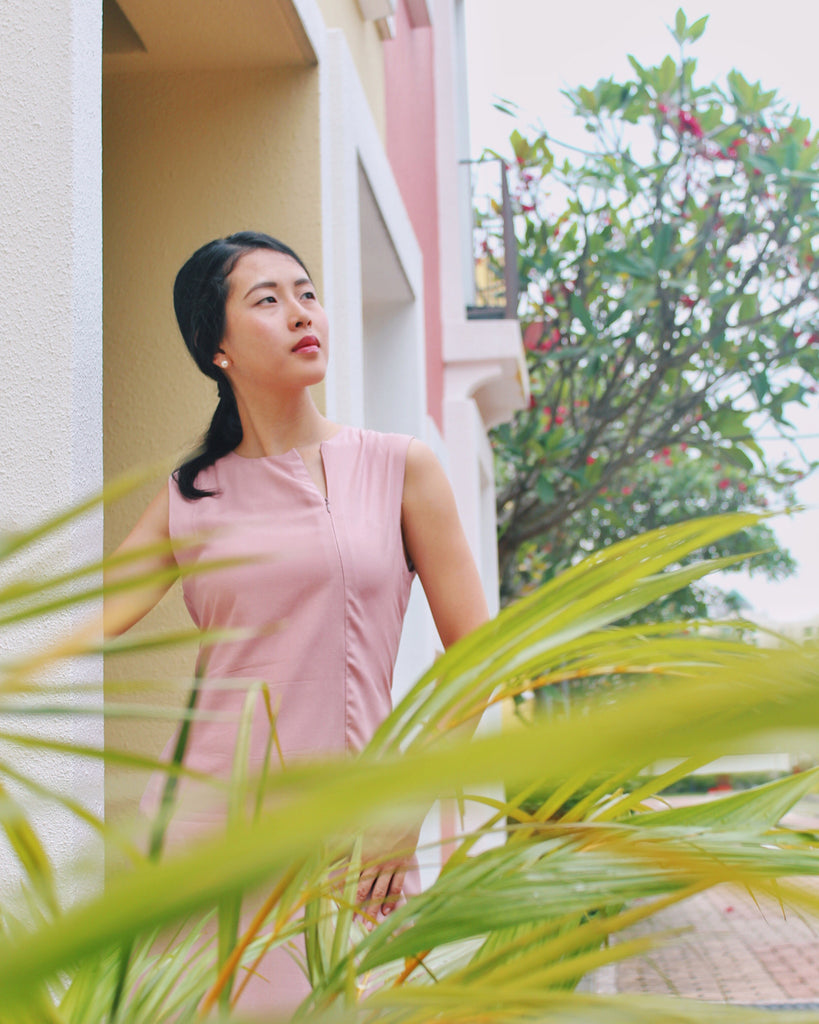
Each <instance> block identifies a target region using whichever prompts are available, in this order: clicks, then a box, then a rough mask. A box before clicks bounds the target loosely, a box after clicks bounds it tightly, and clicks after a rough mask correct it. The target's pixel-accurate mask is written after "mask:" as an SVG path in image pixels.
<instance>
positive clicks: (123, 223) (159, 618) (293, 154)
mask: <svg viewBox="0 0 819 1024" xmlns="http://www.w3.org/2000/svg"><path fill="white" fill-rule="evenodd" d="M320 209H321V199H320V170H319V113H318V72H317V69H316V68H298V69H286V70H278V71H265V70H254V71H245V72H241V71H230V72H205V71H197V72H188V73H183V72H162V73H143V74H108V75H106V76H105V78H104V85H103V211H104V213H103V216H104V228H103V265H104V380H103V401H104V455H105V477H106V480H109V481H110V480H111V479H113V478H114V477H115V476H116V475H117V474H118V473H120V472H122V471H123V470H126V469H129V468H133V467H135V466H138V465H146V464H155V463H158V462H160V461H161V462H164V468H163V473H162V475H160V476H158V477H157V478H156V479H155V480H154V481H153V482H152V483H151V485H150V486H149V487H144V488H142V490H141V491H140V492H138V493H136V494H134V495H132V496H131V497H129V498H128V499H125V500H123V501H121V502H119V503H117V505H116V506H114V507H112V508H110V509H109V510H108V511H107V513H106V523H105V536H106V549H107V550H110V549H111V548H112V547H113V546H115V545H116V544H117V543H118V542H119V541H120V540H121V539H122V538H123V536H124V535H125V534H126V533H127V532H128V530H129V529H130V527H131V526H132V525H133V523H134V521H135V520H136V518H137V517H138V515H139V512H140V511H141V509H142V508H143V507H144V505H145V504H146V502H147V500H148V499H149V497H150V495H151V494H152V493H153V492H155V491H156V490H157V489H158V487H159V486H160V483H161V481H162V479H163V476H164V474H166V473H167V472H168V470H169V469H170V468H172V466H173V465H174V464H175V462H176V461H177V460H178V458H179V456H180V454H181V453H183V452H186V451H188V450H190V449H191V448H192V447H194V446H195V445H196V443H197V440H198V438H199V436H200V435H201V433H202V431H203V430H204V428H205V427H206V425H207V423H208V421H209V419H210V416H211V414H212V411H213V408H214V406H215V402H216V398H215V386H214V385H213V383H212V382H211V381H208V380H207V379H206V378H205V377H203V376H202V375H201V374H200V373H199V371H198V370H197V369H196V367H195V365H194V363H193V361H192V360H191V359H190V357H189V356H188V354H187V351H186V350H185V347H184V344H183V342H182V340H181V337H180V336H179V333H178V330H177V327H176V322H175V319H174V315H173V304H172V297H171V295H172V293H171V289H172V285H173V279H174V275H175V273H176V271H177V269H178V268H179V266H180V265H181V264H182V262H184V260H185V259H186V258H187V256H188V255H190V253H191V252H193V250H194V249H195V248H197V247H198V246H199V245H201V244H203V243H204V242H206V241H208V240H209V239H211V238H214V237H217V236H220V235H224V234H228V233H230V232H232V231H238V230H242V229H247V228H250V229H256V230H261V231H266V232H268V233H270V234H273V235H276V236H278V237H280V238H281V239H282V240H283V241H285V242H287V243H288V244H289V245H291V246H292V247H293V248H294V249H295V250H296V252H298V253H299V254H300V255H301V257H302V258H303V259H304V260H305V262H306V263H307V265H308V267H309V268H310V269H311V271H312V273H313V275H314V277H315V278H318V280H317V284H318V287H319V289H321V281H320V276H321V223H320ZM179 589H180V588H179V587H178V586H177V587H175V588H174V591H172V593H171V594H170V595H169V596H168V597H167V598H165V600H164V601H163V602H162V603H161V604H160V606H159V607H158V608H157V609H156V610H155V611H154V612H152V613H151V615H150V616H148V618H147V619H146V620H145V622H144V624H143V625H142V626H140V627H137V630H150V631H155V630H160V629H164V628H168V627H173V626H182V625H188V624H189V620H188V618H187V615H186V613H185V611H184V607H183V604H182V601H181V596H180V593H179ZM193 660H194V653H193V651H192V650H185V651H181V652H176V653H173V654H169V653H168V652H164V653H162V654H153V655H140V656H139V657H137V656H125V657H118V658H116V659H114V658H108V659H107V664H106V683H107V685H108V691H109V697H111V696H112V693H111V691H112V689H113V686H112V685H111V684H114V683H117V682H123V681H125V680H143V679H159V680H161V679H164V678H167V677H168V676H169V675H173V676H178V677H179V678H180V679H183V680H186V679H189V678H190V674H191V670H192V665H193ZM131 696H133V694H131ZM171 729H172V726H171V725H169V724H165V725H163V726H160V727H157V726H155V725H146V724H140V723H135V722H133V721H126V722H118V721H117V720H116V719H114V720H109V724H108V725H107V726H106V741H107V742H108V743H109V744H111V745H120V744H127V745H129V746H131V747H137V746H138V747H139V748H140V749H141V750H143V751H145V752H156V751H158V750H159V749H161V747H162V746H163V744H164V742H165V741H166V739H167V738H168V735H169V734H170V732H171ZM144 782H145V779H144V777H142V778H140V779H139V780H129V779H128V778H126V777H123V776H122V775H121V774H116V773H111V772H109V773H108V779H107V790H108V798H109V813H110V812H112V811H113V813H114V816H116V814H117V811H118V809H120V807H121V806H122V805H126V806H131V805H132V804H133V800H134V798H135V796H138V795H139V792H141V789H142V787H143V786H144Z"/></svg>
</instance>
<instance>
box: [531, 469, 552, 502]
mask: <svg viewBox="0 0 819 1024" xmlns="http://www.w3.org/2000/svg"><path fill="white" fill-rule="evenodd" d="M535 491H536V492H537V496H538V497H539V498H540V500H541V501H543V502H546V503H548V502H551V501H554V499H555V489H554V487H553V486H552V485H551V483H550V482H549V480H548V479H547V478H546V477H545V476H543V475H542V474H541V475H540V476H539V477H538V478H537V483H536V484H535Z"/></svg>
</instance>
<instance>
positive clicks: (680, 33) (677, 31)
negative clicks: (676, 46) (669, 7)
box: [674, 7, 688, 43]
mask: <svg viewBox="0 0 819 1024" xmlns="http://www.w3.org/2000/svg"><path fill="white" fill-rule="evenodd" d="M687 27H688V23H687V21H686V18H685V11H684V10H683V9H682V7H678V8H677V13H676V15H675V16H674V38H675V39H676V40H677V42H678V43H684V42H685V39H686V28H687Z"/></svg>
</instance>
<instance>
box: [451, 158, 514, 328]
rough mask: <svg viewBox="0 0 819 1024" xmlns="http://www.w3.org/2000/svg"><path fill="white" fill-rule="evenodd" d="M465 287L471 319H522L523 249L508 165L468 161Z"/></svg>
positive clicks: (463, 167) (465, 172)
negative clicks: (520, 268)
mask: <svg viewBox="0 0 819 1024" xmlns="http://www.w3.org/2000/svg"><path fill="white" fill-rule="evenodd" d="M460 167H461V170H462V180H463V187H462V188H461V196H462V203H463V207H462V220H463V223H464V225H465V227H464V244H463V246H462V251H463V253H464V254H465V259H464V264H465V265H464V286H465V291H466V315H467V318H468V319H470V320H492V319H498V320H500V319H507V320H514V319H516V318H517V315H518V295H519V292H520V281H519V278H518V249H517V241H516V239H515V226H514V222H513V219H512V202H511V200H510V197H509V180H508V176H507V171H506V164H505V163H504V162H503V160H500V159H496V158H495V159H488V160H462V161H461V162H460Z"/></svg>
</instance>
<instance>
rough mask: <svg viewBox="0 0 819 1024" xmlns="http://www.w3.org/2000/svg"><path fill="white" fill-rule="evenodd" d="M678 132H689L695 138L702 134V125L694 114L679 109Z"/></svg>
mask: <svg viewBox="0 0 819 1024" xmlns="http://www.w3.org/2000/svg"><path fill="white" fill-rule="evenodd" d="M679 124H680V132H690V133H691V134H692V135H693V136H694V137H695V138H697V139H701V138H702V136H703V131H702V125H701V124H700V123H699V121H698V120H697V118H696V116H695V115H694V114H692V113H690V112H689V111H687V110H681V111H680V115H679Z"/></svg>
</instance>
